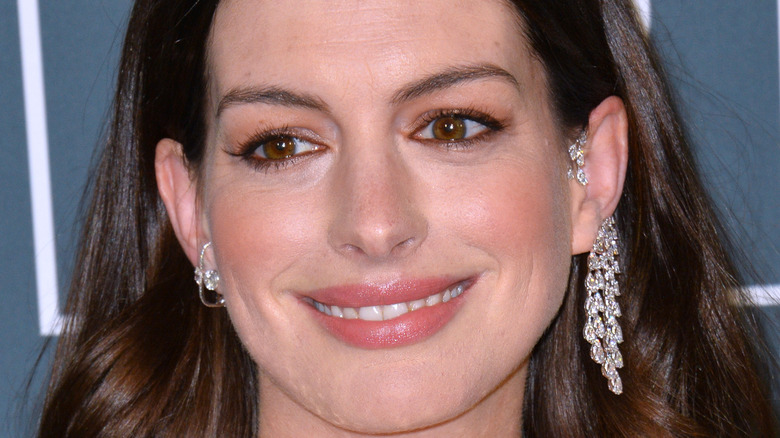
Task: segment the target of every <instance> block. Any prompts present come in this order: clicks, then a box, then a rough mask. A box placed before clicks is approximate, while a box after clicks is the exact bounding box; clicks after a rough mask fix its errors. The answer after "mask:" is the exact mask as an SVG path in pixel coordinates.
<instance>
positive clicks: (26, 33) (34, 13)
mask: <svg viewBox="0 0 780 438" xmlns="http://www.w3.org/2000/svg"><path fill="white" fill-rule="evenodd" d="M634 1H635V2H636V5H637V8H638V9H639V11H640V15H641V17H642V20H643V21H644V23H645V25H646V26H647V27H648V28H649V27H650V24H651V19H652V7H651V6H652V5H651V0H634ZM778 2H779V3H780V0H778ZM17 9H18V11H19V36H20V38H19V39H20V45H21V58H22V76H23V87H24V115H25V126H26V134H27V157H28V158H27V159H28V166H29V175H30V195H31V199H32V221H33V240H34V242H33V245H34V250H35V252H34V254H35V280H36V288H37V298H38V325H39V329H40V333H41V335H42V336H53V335H58V334H59V333H60V331H61V328H62V315H61V313H60V309H59V304H58V286H57V260H56V248H55V243H56V240H55V235H54V215H53V211H52V210H53V209H52V198H51V195H52V191H51V181H50V174H49V144H48V141H49V140H48V133H47V123H46V96H45V88H44V78H43V59H42V58H43V57H42V50H41V32H40V23H39V12H38V0H17ZM779 9H780V7H779ZM778 29H780V13H778ZM778 46H779V47H780V32H778ZM749 291H750V293H751V296H752V297H753V299H754V302H755V303H756V304H758V305H762V306H766V305H775V304H778V302H780V285H763V286H761V285H759V286H753V287H751V288H750V289H749Z"/></svg>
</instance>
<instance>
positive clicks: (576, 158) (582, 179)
mask: <svg viewBox="0 0 780 438" xmlns="http://www.w3.org/2000/svg"><path fill="white" fill-rule="evenodd" d="M587 142H588V131H585V130H583V131H582V133H581V134H580V136H579V137H577V140H575V141H574V143H572V145H571V146H569V158H570V159H571V161H572V166H573V168H572V167H570V168H569V171H568V172H567V174H566V176H567V177H568V178H569V179H574V178H577V182H578V183H580V184H582V185H583V186H585V185H587V184H588V177H587V175H585V171H584V170H582V166H584V165H585V153H584V152H583V151H582V148H583V147H584V146H585V143H587Z"/></svg>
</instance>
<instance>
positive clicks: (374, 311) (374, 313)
mask: <svg viewBox="0 0 780 438" xmlns="http://www.w3.org/2000/svg"><path fill="white" fill-rule="evenodd" d="M358 315H359V316H360V319H362V320H364V321H381V320H382V306H368V307H361V308H360V310H359V311H358Z"/></svg>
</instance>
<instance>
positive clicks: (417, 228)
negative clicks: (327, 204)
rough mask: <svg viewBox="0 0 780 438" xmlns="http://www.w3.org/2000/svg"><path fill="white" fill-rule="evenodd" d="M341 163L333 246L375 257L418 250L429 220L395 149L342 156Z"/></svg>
mask: <svg viewBox="0 0 780 438" xmlns="http://www.w3.org/2000/svg"><path fill="white" fill-rule="evenodd" d="M345 149H346V148H345ZM338 167H339V168H338V169H337V170H336V176H335V183H334V190H333V191H332V192H331V194H332V196H333V200H334V202H333V205H334V206H335V212H334V214H333V215H332V219H331V224H330V228H329V230H328V239H329V242H330V245H331V246H332V247H333V248H334V249H335V250H336V251H338V252H339V253H341V254H343V255H346V256H349V257H358V258H369V259H375V260H387V259H390V258H400V257H404V256H407V255H409V254H410V253H412V252H414V251H415V249H416V248H417V247H419V245H420V244H421V243H422V242H423V241H424V240H425V238H426V236H427V232H428V222H427V220H426V218H425V215H424V214H423V211H422V210H421V209H420V207H421V205H420V203H419V202H418V199H417V198H418V196H416V193H415V187H414V184H415V178H413V175H412V172H410V170H409V169H408V167H406V166H405V164H404V162H403V160H402V159H401V158H400V157H399V156H398V154H397V153H395V151H393V150H392V147H388V148H384V149H383V150H380V148H378V147H376V145H374V147H368V148H362V150H360V151H356V152H354V153H347V154H343V155H342V157H340V159H339V164H338Z"/></svg>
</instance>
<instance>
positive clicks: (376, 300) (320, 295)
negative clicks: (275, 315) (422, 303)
mask: <svg viewBox="0 0 780 438" xmlns="http://www.w3.org/2000/svg"><path fill="white" fill-rule="evenodd" d="M461 282H468V283H469V284H467V285H466V286H467V287H468V286H469V285H470V283H471V282H470V281H469V277H459V278H455V277H428V278H417V279H398V280H393V281H387V282H366V283H360V284H345V285H339V286H333V287H326V288H323V289H316V290H312V291H307V292H305V293H302V294H301V295H302V296H305V297H308V298H311V299H312V300H314V301H318V302H320V303H323V304H327V305H335V306H339V307H366V306H384V305H388V304H396V303H403V302H407V301H414V300H419V299H423V298H426V297H428V296H430V295H433V294H436V293H439V292H442V291H445V290H447V289H448V288H450V287H452V286H454V285H456V284H458V283H461Z"/></svg>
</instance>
